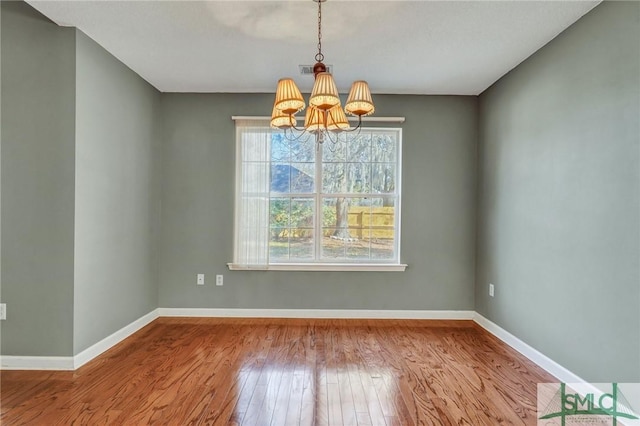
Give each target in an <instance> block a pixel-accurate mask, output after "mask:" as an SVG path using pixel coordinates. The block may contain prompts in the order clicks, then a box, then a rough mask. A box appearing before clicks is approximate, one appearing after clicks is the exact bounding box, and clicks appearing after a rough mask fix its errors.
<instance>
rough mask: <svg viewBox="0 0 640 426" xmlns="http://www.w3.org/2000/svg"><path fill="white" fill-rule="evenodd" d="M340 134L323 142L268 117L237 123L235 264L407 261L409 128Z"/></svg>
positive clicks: (378, 265) (389, 265)
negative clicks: (404, 141) (403, 203)
mask: <svg viewBox="0 0 640 426" xmlns="http://www.w3.org/2000/svg"><path fill="white" fill-rule="evenodd" d="M334 138H335V140H334V141H325V142H324V143H323V144H321V145H319V146H316V142H315V138H314V137H313V136H310V137H308V138H305V137H303V138H301V140H289V139H288V138H287V137H286V136H285V134H284V133H282V132H281V131H277V130H272V129H270V128H269V127H268V122H266V121H249V120H238V121H237V122H236V143H237V146H236V222H235V252H234V261H233V263H231V264H230V265H229V266H230V268H231V269H305V270H404V267H405V265H401V264H400V176H401V169H400V166H401V158H400V157H401V152H402V150H401V130H400V129H396V128H393V129H392V128H380V127H376V128H363V129H361V131H360V132H354V133H342V134H340V135H339V136H337V137H335V136H334Z"/></svg>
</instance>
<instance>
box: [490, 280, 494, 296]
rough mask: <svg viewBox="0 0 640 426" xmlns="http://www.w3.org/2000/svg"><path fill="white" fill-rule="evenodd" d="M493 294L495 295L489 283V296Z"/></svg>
mask: <svg viewBox="0 0 640 426" xmlns="http://www.w3.org/2000/svg"><path fill="white" fill-rule="evenodd" d="M494 293H495V288H494V286H493V284H491V283H489V296H491V297H493V295H494Z"/></svg>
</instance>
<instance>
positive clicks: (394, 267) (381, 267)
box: [227, 263, 407, 272]
mask: <svg viewBox="0 0 640 426" xmlns="http://www.w3.org/2000/svg"><path fill="white" fill-rule="evenodd" d="M227 266H228V267H229V270H231V271H333V272H357V271H358V272H402V271H404V270H405V269H407V265H406V264H403V263H399V264H384V263H382V264H381V263H364V264H363V263H360V264H358V263H295V264H289V263H279V264H272V265H240V264H237V263H227Z"/></svg>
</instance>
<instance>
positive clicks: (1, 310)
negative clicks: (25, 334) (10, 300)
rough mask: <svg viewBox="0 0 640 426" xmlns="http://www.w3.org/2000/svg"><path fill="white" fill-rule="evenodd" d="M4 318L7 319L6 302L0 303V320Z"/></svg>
mask: <svg viewBox="0 0 640 426" xmlns="http://www.w3.org/2000/svg"><path fill="white" fill-rule="evenodd" d="M6 319H7V304H6V303H0V320H6Z"/></svg>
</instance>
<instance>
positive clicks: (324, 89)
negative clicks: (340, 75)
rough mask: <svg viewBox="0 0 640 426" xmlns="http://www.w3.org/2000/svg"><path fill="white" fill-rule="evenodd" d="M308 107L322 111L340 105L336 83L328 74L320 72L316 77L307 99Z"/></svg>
mask: <svg viewBox="0 0 640 426" xmlns="http://www.w3.org/2000/svg"><path fill="white" fill-rule="evenodd" d="M309 105H310V106H314V107H315V108H317V109H320V110H322V111H326V110H328V109H330V108H331V107H334V106H336V105H340V98H339V97H338V88H337V87H336V82H335V81H334V80H333V76H332V75H331V74H329V73H328V72H321V73H318V75H316V81H315V83H314V84H313V90H312V91H311V97H310V98H309Z"/></svg>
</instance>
